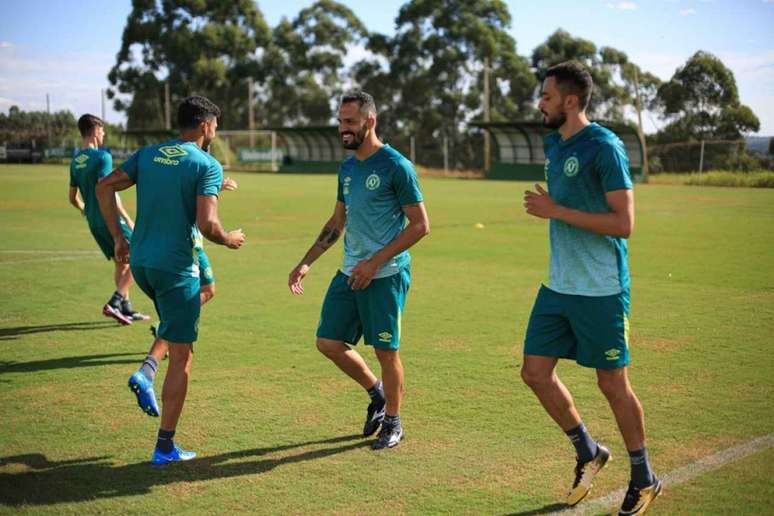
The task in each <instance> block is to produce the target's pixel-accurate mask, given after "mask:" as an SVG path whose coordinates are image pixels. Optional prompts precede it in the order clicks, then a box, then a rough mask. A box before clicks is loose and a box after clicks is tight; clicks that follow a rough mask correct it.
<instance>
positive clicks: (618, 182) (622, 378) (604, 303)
mask: <svg viewBox="0 0 774 516" xmlns="http://www.w3.org/2000/svg"><path fill="white" fill-rule="evenodd" d="M592 88H593V84H592V80H591V76H590V75H589V73H588V72H587V71H586V70H585V69H584V68H583V67H582V66H580V65H578V64H576V63H572V62H568V63H562V64H559V65H556V66H554V67H552V68H549V69H548V71H547V73H546V76H545V80H544V82H543V92H542V97H541V100H540V104H539V106H538V107H539V109H540V110H541V112H542V113H543V123H544V124H545V125H546V126H547V127H549V128H551V129H556V131H554V132H552V133H550V134H548V135H547V136H546V137H545V142H544V147H545V156H546V166H545V172H546V181H547V183H548V191H546V190H544V189H543V188H541V187H540V185H535V189H536V190H537V191H536V192H532V191H527V192H525V195H524V206H525V208H526V211H527V213H528V214H530V215H533V216H535V217H539V218H544V219H550V222H549V228H550V230H549V232H550V244H551V258H550V265H549V281H548V283H547V284H546V285H542V286H541V287H540V290H539V292H538V294H537V299H536V300H535V305H534V307H533V309H532V314H531V315H530V318H529V324H528V327H527V334H526V337H525V342H524V364H523V366H522V369H521V376H522V378H523V380H524V382H525V383H526V384H527V385H528V386H529V387H530V388H531V389H532V390H533V391H534V393H535V394H536V395H537V397H538V399H539V400H540V403H541V404H542V405H543V407H544V408H545V410H546V412H548V414H549V415H550V416H551V417H552V418H553V420H554V421H555V422H556V423H557V424H558V425H559V426H560V427H561V428H562V430H564V432H565V433H566V434H567V436H568V437H569V438H570V440H571V441H572V443H573V445H574V446H575V450H576V453H577V465H576V467H575V481H574V482H573V484H572V487H571V489H570V491H569V493H568V495H567V503H568V504H569V505H575V504H577V503H578V502H580V501H581V500H582V499H583V498H584V497H585V496H586V495H587V494H588V492H589V490H590V489H591V485H592V480H593V478H594V476H595V475H596V474H597V473H598V472H599V471H600V470H601V469H602V468H603V467H604V466H605V464H606V463H607V462H608V460H609V459H610V451H609V450H608V449H607V448H605V447H604V446H602V445H601V444H599V443H598V442H596V441H595V440H594V439H593V438H592V437H591V435H590V433H589V431H588V429H586V427H585V426H584V425H583V422H582V421H581V418H580V415H579V414H578V410H577V409H576V408H575V404H574V402H573V399H572V396H571V395H570V393H569V391H568V390H567V388H566V387H565V386H564V384H563V383H562V382H561V380H559V377H558V376H557V374H556V364H557V361H558V359H559V358H571V359H574V360H575V361H576V362H577V363H578V364H579V365H581V366H583V367H590V368H594V369H596V373H597V382H598V385H599V388H600V390H601V391H602V392H603V393H604V395H605V397H606V398H607V400H608V402H609V404H610V408H611V409H612V411H613V414H614V415H615V419H616V421H617V423H618V428H619V430H620V432H621V434H622V436H623V440H624V443H625V444H626V448H627V450H628V451H629V456H630V459H631V482H630V483H629V489H628V491H627V493H626V496H625V498H624V501H623V504H622V506H621V509H620V514H638V513H642V512H644V511H645V510H647V508H648V506H649V505H650V503H651V502H652V501H653V500H654V499H655V498H656V497H657V496H658V495H659V494H660V492H661V482H660V481H659V479H658V478H656V476H655V475H654V474H653V470H652V469H651V466H650V463H649V461H648V454H647V450H646V448H645V424H644V415H643V412H642V406H641V405H640V402H639V400H638V399H637V396H636V395H635V394H634V392H633V391H632V387H631V385H630V384H629V378H628V376H627V367H626V366H627V364H629V347H628V338H629V319H628V313H629V271H628V265H627V245H626V239H627V238H628V237H629V235H630V234H631V232H632V229H633V227H634V194H633V191H632V182H631V179H630V177H629V160H628V158H627V156H626V150H625V148H624V145H623V143H622V142H621V140H620V139H619V138H618V137H617V136H616V135H615V134H614V133H612V132H611V131H609V130H608V129H605V128H604V127H602V126H600V125H598V124H596V123H589V120H588V118H587V117H586V113H585V109H586V106H587V105H588V103H589V99H590V98H591V91H592Z"/></svg>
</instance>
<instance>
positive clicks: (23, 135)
mask: <svg viewBox="0 0 774 516" xmlns="http://www.w3.org/2000/svg"><path fill="white" fill-rule="evenodd" d="M49 134H50V135H51V137H52V138H56V139H60V138H62V137H70V136H72V137H76V136H77V134H78V131H77V125H76V119H75V117H74V116H73V114H72V113H71V112H70V111H57V112H55V113H51V114H49V113H47V112H46V111H22V110H21V109H19V107H18V106H11V107H10V109H9V110H8V114H7V115H6V114H5V113H0V142H27V141H29V140H33V139H34V140H40V141H42V140H45V139H46V138H47V137H48V136H49Z"/></svg>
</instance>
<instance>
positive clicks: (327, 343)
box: [317, 338, 346, 358]
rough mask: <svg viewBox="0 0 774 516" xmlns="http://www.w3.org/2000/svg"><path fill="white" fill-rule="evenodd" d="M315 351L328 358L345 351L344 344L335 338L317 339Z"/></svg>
mask: <svg viewBox="0 0 774 516" xmlns="http://www.w3.org/2000/svg"><path fill="white" fill-rule="evenodd" d="M317 351H319V352H320V353H322V354H323V355H325V356H326V357H328V358H333V357H335V356H336V355H338V354H339V353H342V352H343V351H346V346H345V345H344V344H343V343H342V342H339V341H337V340H328V339H319V338H318V339H317Z"/></svg>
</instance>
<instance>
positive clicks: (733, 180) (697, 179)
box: [685, 171, 774, 188]
mask: <svg viewBox="0 0 774 516" xmlns="http://www.w3.org/2000/svg"><path fill="white" fill-rule="evenodd" d="M685 184H687V185H694V186H742V187H749V188H774V172H724V171H713V172H706V173H704V174H691V175H690V176H688V177H687V178H686V180H685Z"/></svg>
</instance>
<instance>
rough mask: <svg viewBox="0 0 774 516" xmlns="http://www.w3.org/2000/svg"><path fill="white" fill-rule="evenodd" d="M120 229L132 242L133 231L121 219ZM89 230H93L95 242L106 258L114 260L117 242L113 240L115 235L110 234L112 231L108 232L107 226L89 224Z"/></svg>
mask: <svg viewBox="0 0 774 516" xmlns="http://www.w3.org/2000/svg"><path fill="white" fill-rule="evenodd" d="M119 227H120V228H121V232H122V233H123V234H124V236H125V237H126V239H127V240H128V241H131V240H132V230H131V229H129V226H127V225H126V222H124V221H123V219H120V222H119ZM89 230H91V234H92V236H93V237H94V240H96V241H97V245H98V246H99V248H100V249H101V250H102V254H104V255H105V258H107V259H108V260H112V259H113V256H114V254H115V248H116V242H115V240H113V235H111V234H110V230H108V228H107V226H92V225H91V224H89Z"/></svg>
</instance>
